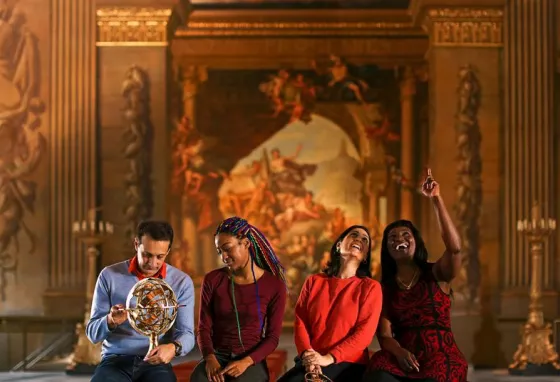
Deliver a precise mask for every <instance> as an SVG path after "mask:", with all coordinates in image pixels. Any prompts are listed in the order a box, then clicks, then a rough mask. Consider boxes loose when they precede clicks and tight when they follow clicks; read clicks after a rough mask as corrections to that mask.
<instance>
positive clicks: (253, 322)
mask: <svg viewBox="0 0 560 382" xmlns="http://www.w3.org/2000/svg"><path fill="white" fill-rule="evenodd" d="M257 286H258V291H259V303H260V306H259V309H260V312H261V320H264V323H265V328H264V331H261V328H260V322H259V314H258V311H257V288H256V287H255V284H254V283H251V284H244V285H240V284H235V285H234V288H233V290H234V293H235V303H236V306H237V311H238V316H239V323H240V327H241V339H242V341H243V346H242V345H241V342H240V340H239V334H238V328H237V320H236V317H235V311H234V306H233V299H232V287H231V280H230V278H229V276H228V271H227V269H225V268H221V269H217V270H214V271H212V272H210V273H208V274H207V275H206V276H204V280H203V282H202V288H201V295H200V296H201V297H200V310H199V320H198V328H197V341H198V347H199V348H200V351H201V352H202V355H203V356H204V357H206V356H207V355H209V354H214V353H216V352H220V353H226V354H229V353H233V354H236V355H248V356H250V357H251V359H252V360H253V362H254V363H258V362H261V361H262V360H264V359H265V358H266V357H267V356H268V355H269V354H271V353H272V352H273V351H274V350H275V349H276V347H277V346H278V341H279V339H280V334H281V333H282V320H283V316H284V309H285V307H286V286H285V285H284V283H283V282H282V281H281V280H280V279H278V278H277V277H275V276H274V275H273V274H272V273H270V272H266V271H265V272H264V274H263V275H262V276H261V277H260V278H259V279H258V280H257ZM263 333H264V335H263Z"/></svg>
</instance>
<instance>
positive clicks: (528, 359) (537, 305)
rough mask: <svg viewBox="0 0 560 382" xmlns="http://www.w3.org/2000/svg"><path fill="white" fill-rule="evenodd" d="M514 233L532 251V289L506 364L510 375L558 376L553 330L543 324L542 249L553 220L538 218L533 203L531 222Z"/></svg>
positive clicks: (524, 222)
mask: <svg viewBox="0 0 560 382" xmlns="http://www.w3.org/2000/svg"><path fill="white" fill-rule="evenodd" d="M517 230H518V231H519V232H520V233H522V234H524V235H526V237H527V238H528V240H529V245H530V250H531V289H530V292H529V298H530V300H529V301H530V303H529V318H528V319H527V323H526V324H525V325H524V326H523V328H522V333H521V343H520V344H519V346H518V348H517V351H516V352H515V354H514V355H513V363H512V364H511V365H509V373H510V374H512V375H533V376H536V375H559V374H560V360H559V359H558V353H556V350H555V349H554V346H553V345H552V343H551V342H550V337H551V336H552V328H551V325H550V324H549V323H545V322H544V314H543V305H542V289H543V285H542V283H543V278H542V274H543V248H544V242H545V238H547V237H548V236H550V234H552V233H553V232H554V231H555V230H556V220H554V219H545V218H543V217H542V216H541V213H540V208H539V205H538V203H537V202H535V203H534V204H533V208H532V210H531V219H524V220H520V221H519V222H517Z"/></svg>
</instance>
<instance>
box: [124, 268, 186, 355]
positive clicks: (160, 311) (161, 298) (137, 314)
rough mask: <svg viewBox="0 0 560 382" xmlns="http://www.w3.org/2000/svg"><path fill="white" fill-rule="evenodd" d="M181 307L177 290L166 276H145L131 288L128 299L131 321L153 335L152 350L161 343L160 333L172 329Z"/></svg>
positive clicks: (137, 329)
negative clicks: (174, 289)
mask: <svg viewBox="0 0 560 382" xmlns="http://www.w3.org/2000/svg"><path fill="white" fill-rule="evenodd" d="M178 308H179V305H178V304H177V297H176V296H175V292H173V289H171V287H170V286H169V284H167V283H166V282H165V281H163V280H162V279H157V278H151V277H150V278H146V279H142V280H140V281H138V282H137V283H136V284H135V285H134V286H133V287H132V289H130V292H129V293H128V297H127V298H126V311H127V316H128V322H129V323H130V326H132V327H133V328H134V330H136V331H137V332H138V333H140V334H142V335H145V336H147V337H148V338H149V340H150V348H149V349H148V353H149V352H150V351H151V350H152V349H154V348H155V347H157V346H158V338H159V336H160V335H162V334H165V333H166V332H167V331H168V330H169V329H171V327H172V326H173V324H174V323H175V319H176V318H177V310H178Z"/></svg>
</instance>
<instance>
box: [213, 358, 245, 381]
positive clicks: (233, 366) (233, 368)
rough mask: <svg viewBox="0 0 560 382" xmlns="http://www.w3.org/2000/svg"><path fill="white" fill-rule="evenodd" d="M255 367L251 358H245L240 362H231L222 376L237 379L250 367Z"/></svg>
mask: <svg viewBox="0 0 560 382" xmlns="http://www.w3.org/2000/svg"><path fill="white" fill-rule="evenodd" d="M251 365H253V360H252V359H251V357H245V358H243V359H240V360H239V361H233V362H230V363H229V364H228V365H227V366H226V367H225V368H224V370H222V372H221V373H220V374H221V375H229V376H230V377H233V378H237V377H239V376H240V375H241V374H243V373H244V372H245V370H247V368H248V367H249V366H251Z"/></svg>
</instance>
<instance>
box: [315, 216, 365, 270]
mask: <svg viewBox="0 0 560 382" xmlns="http://www.w3.org/2000/svg"><path fill="white" fill-rule="evenodd" d="M358 228H359V229H363V230H364V231H366V233H367V235H368V238H369V240H368V248H367V252H366V256H365V259H364V261H362V262H361V263H360V265H359V266H358V269H357V270H356V276H357V277H359V278H364V277H368V278H372V275H371V235H370V233H369V229H367V228H366V227H364V226H363V225H353V226H350V227H348V228H346V230H345V231H344V232H342V233H341V234H340V236H339V237H338V238H337V239H336V240H335V241H334V244H333V245H332V247H331V258H330V260H329V262H328V263H327V266H326V267H325V269H323V273H325V274H326V275H327V276H329V277H336V276H337V275H338V272H339V271H340V265H341V264H340V253H339V252H338V250H337V246H338V245H339V243H342V240H344V238H345V237H346V236H347V235H348V234H349V233H350V232H351V231H352V230H354V229H358Z"/></svg>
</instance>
